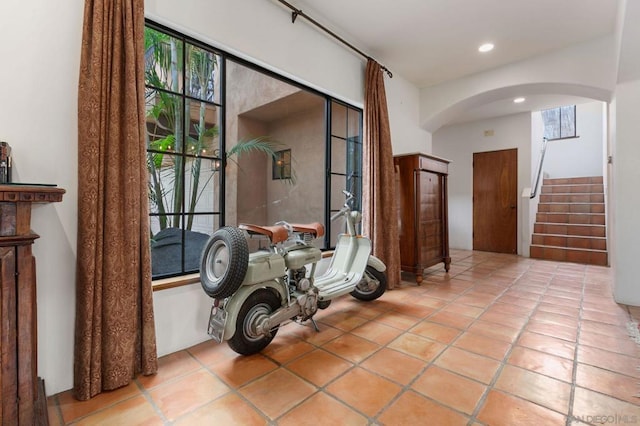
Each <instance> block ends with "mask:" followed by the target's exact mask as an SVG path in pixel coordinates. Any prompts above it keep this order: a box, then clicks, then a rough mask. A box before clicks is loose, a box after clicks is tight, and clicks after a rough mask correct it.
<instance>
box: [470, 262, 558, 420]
mask: <svg viewBox="0 0 640 426" xmlns="http://www.w3.org/2000/svg"><path fill="white" fill-rule="evenodd" d="M532 264H533V263H532ZM530 268H531V266H529V270H530ZM526 272H528V270H527V271H526ZM526 272H524V273H523V274H521V275H520V277H519V278H518V279H516V280H515V281H514V283H512V284H511V285H510V286H509V289H511V287H513V284H515V282H516V281H518V280H519V279H520V278H522V276H523V275H525V274H526ZM552 279H553V277H551V278H550V279H549V282H548V283H547V285H546V286H545V292H544V293H546V291H547V290H548V288H549V285H550V283H551V280H552ZM507 290H508V289H507ZM507 290H505V292H506V291H507ZM544 293H542V294H541V295H539V298H538V302H537V303H536V305H535V306H534V307H532V308H531V311H530V312H529V315H528V316H527V322H526V323H524V324H523V325H522V327H521V329H520V332H519V333H518V335H517V336H516V337H515V338H514V339H513V341H512V342H511V343H510V345H509V349H508V350H507V352H506V353H505V354H504V356H503V357H502V361H500V366H499V367H498V369H497V370H496V372H495V373H494V375H493V378H492V380H491V381H490V383H489V384H488V385H487V388H486V389H485V391H484V392H483V394H482V395H481V396H480V399H479V400H478V402H477V403H476V408H475V410H474V411H473V413H472V414H471V417H470V420H469V424H471V423H472V422H474V421H480V420H479V419H478V415H479V414H480V412H481V410H482V408H484V405H485V403H486V400H487V398H488V397H489V393H491V391H492V390H494V388H495V384H496V382H497V381H498V378H499V377H500V375H501V374H502V370H503V369H504V366H505V365H506V364H507V359H508V358H509V356H510V355H511V353H512V352H513V348H514V347H515V346H516V342H517V341H518V340H519V339H520V336H521V335H522V333H523V332H524V330H525V328H526V325H527V324H529V321H531V317H532V316H533V314H534V312H535V311H536V309H537V308H538V306H540V303H542V298H543V296H544ZM494 303H495V302H494ZM485 312H486V310H485ZM516 396H517V395H516ZM531 402H532V401H531ZM545 408H546V407H545Z"/></svg>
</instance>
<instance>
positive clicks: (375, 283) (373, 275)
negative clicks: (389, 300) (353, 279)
mask: <svg viewBox="0 0 640 426" xmlns="http://www.w3.org/2000/svg"><path fill="white" fill-rule="evenodd" d="M386 290H387V276H386V275H385V274H384V272H380V271H378V270H377V269H375V268H374V267H372V266H367V268H366V269H365V271H364V275H363V276H362V279H361V280H360V282H359V283H358V284H357V285H356V287H355V288H354V289H353V291H352V292H351V293H350V294H351V295H352V296H353V297H355V298H356V299H358V300H363V301H365V302H368V301H371V300H375V299H377V298H378V297H380V296H382V294H383V293H384V292H385V291H386Z"/></svg>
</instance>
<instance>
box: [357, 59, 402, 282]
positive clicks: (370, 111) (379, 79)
mask: <svg viewBox="0 0 640 426" xmlns="http://www.w3.org/2000/svg"><path fill="white" fill-rule="evenodd" d="M363 151H364V153H363V157H364V159H363V168H364V180H363V197H362V202H363V210H364V212H365V215H364V217H365V220H364V229H365V235H368V236H369V237H370V238H371V241H372V243H373V254H374V255H375V256H377V257H379V258H380V259H381V260H382V261H383V262H384V263H385V265H387V280H388V286H389V288H395V287H397V286H398V285H399V284H400V245H399V243H398V240H399V234H398V211H397V203H396V197H395V185H396V184H395V175H394V168H393V152H392V150H391V131H390V129H389V113H388V111H387V95H386V93H385V90H384V77H383V74H382V69H381V68H380V64H378V63H377V62H376V61H374V60H373V59H369V60H368V62H367V70H366V80H365V94H364V149H363Z"/></svg>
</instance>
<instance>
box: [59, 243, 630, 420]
mask: <svg viewBox="0 0 640 426" xmlns="http://www.w3.org/2000/svg"><path fill="white" fill-rule="evenodd" d="M452 257H453V263H452V268H451V272H450V273H448V274H447V273H445V272H444V270H443V268H442V265H438V266H435V267H433V268H430V269H428V270H427V271H426V274H425V280H424V281H423V283H422V285H420V286H417V285H416V284H415V283H414V282H413V281H412V280H413V277H412V276H409V275H405V276H403V278H404V279H405V280H406V281H403V283H402V287H401V288H399V289H395V290H393V291H390V292H387V293H386V294H385V295H384V296H383V297H382V298H380V299H379V300H377V301H374V302H369V303H364V302H359V301H357V300H355V299H353V298H351V297H350V296H345V297H343V298H341V299H339V300H336V301H334V302H333V304H332V305H331V306H330V307H329V309H327V310H324V311H320V312H319V313H318V315H317V317H316V319H317V321H318V323H319V326H320V329H321V332H320V333H317V332H315V331H314V330H313V329H312V328H311V327H310V326H302V325H299V324H289V325H286V326H284V327H283V328H282V329H281V330H280V332H279V333H278V335H277V336H276V338H275V339H274V341H273V342H272V343H271V345H270V346H269V347H267V348H266V349H265V350H264V351H263V353H261V354H257V355H254V356H250V357H242V356H239V355H236V354H235V353H234V352H232V351H231V350H230V349H229V348H228V347H227V346H226V345H218V344H215V343H214V342H212V341H207V342H204V343H201V344H199V345H197V346H194V347H192V348H189V349H186V350H183V351H180V352H178V353H175V354H171V355H168V356H165V357H163V358H161V359H160V368H159V372H158V374H157V375H156V376H153V377H139V378H138V379H137V380H135V382H134V383H132V384H131V385H130V386H127V387H126V388H123V389H120V390H117V391H113V392H108V393H104V394H101V395H99V396H97V397H96V398H94V399H93V400H91V401H88V402H78V401H75V400H74V399H73V397H72V396H71V393H70V392H63V393H61V394H58V395H54V396H51V397H49V421H50V424H51V425H62V424H74V425H85V424H86V425H93V424H108V425H136V424H145V425H154V424H158V425H174V424H175V425H202V424H216V425H232V424H238V425H265V424H269V425H275V424H278V425H296V426H297V425H320V424H326V425H336V424H340V425H343V424H344V425H347V424H348V425H367V424H369V425H378V424H380V425H383V424H384V425H416V424H432V425H457V424H460V425H482V424H486V425H489V424H490V425H529V424H530V425H583V424H602V423H611V424H625V423H640V398H639V397H637V396H636V395H638V394H640V370H638V367H639V366H640V346H639V345H637V344H636V343H635V342H633V341H632V340H631V339H630V338H629V337H628V335H627V329H626V326H627V323H629V322H630V320H632V319H635V320H636V321H637V320H638V319H640V308H635V307H627V306H622V305H618V304H616V303H615V302H614V301H613V299H612V296H611V280H612V272H611V270H610V269H609V268H603V267H594V266H586V265H578V264H571V263H557V262H550V261H540V260H534V259H528V258H522V257H518V256H512V255H501V254H493V253H482V252H471V251H459V250H456V251H454V252H453V253H452ZM205 322H206V319H205V318H203V327H204V325H205Z"/></svg>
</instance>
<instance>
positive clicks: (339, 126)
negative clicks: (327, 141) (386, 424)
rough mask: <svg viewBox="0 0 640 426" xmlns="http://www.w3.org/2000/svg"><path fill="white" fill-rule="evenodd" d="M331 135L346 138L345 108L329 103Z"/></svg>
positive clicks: (335, 103) (336, 103)
mask: <svg viewBox="0 0 640 426" xmlns="http://www.w3.org/2000/svg"><path fill="white" fill-rule="evenodd" d="M331 135H332V136H338V137H340V138H346V137H347V107H346V106H344V105H342V104H339V103H338V102H332V103H331Z"/></svg>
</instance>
